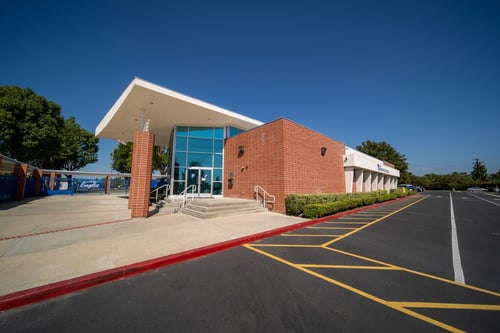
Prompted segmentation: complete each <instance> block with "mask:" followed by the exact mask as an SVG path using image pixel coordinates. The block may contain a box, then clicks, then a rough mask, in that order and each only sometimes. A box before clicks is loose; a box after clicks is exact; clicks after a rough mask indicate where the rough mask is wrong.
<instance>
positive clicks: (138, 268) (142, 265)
mask: <svg viewBox="0 0 500 333" xmlns="http://www.w3.org/2000/svg"><path fill="white" fill-rule="evenodd" d="M403 199H405V198H403ZM397 200H401V199H395V200H391V201H387V202H383V203H379V204H374V205H370V206H365V207H361V208H357V209H353V210H349V211H345V212H341V213H338V214H335V215H330V216H327V217H322V218H320V219H314V220H309V221H304V222H301V223H297V224H293V225H288V226H284V227H280V228H277V229H272V230H268V231H264V232H261V233H258V234H253V235H249V236H244V237H240V238H235V239H232V240H228V241H224V242H221V243H217V244H213V245H208V246H204V247H200V248H197V249H193V250H188V251H184V252H179V253H175V254H171V255H168V256H164V257H160V258H155V259H150V260H146V261H142V262H138V263H134V264H130V265H125V266H120V267H116V268H111V269H108V270H104V271H100V272H96V273H91V274H87V275H82V276H79V277H76V278H72V279H68V280H63V281H58V282H54V283H50V284H46V285H43V286H39V287H34V288H30V289H26V290H21V291H17V292H13V293H10V294H6V295H2V296H0V311H5V310H9V309H13V308H17V307H21V306H24V305H28V304H32V303H37V302H41V301H44V300H47V299H50V298H54V297H58V296H62V295H65V294H69V293H73V292H76V291H80V290H83V289H88V288H91V287H95V286H98V285H101V284H104V283H107V282H111V281H116V280H120V279H124V278H127V277H131V276H134V275H137V274H141V273H145V272H148V271H151V270H155V269H159V268H162V267H166V266H169V265H173V264H176V263H178V262H181V261H186V260H191V259H194V258H198V257H202V256H206V255H209V254H212V253H215V252H219V251H223V250H227V249H229V248H232V247H236V246H240V245H243V244H247V243H251V242H254V241H257V240H260V239H264V238H268V237H272V236H277V235H280V234H282V233H284V232H288V231H292V230H296V229H300V228H304V227H308V226H311V225H314V224H318V223H321V222H324V221H326V220H332V219H336V218H339V217H342V216H346V215H351V214H354V213H357V212H360V211H363V210H367V209H371V208H376V207H380V206H384V205H386V204H389V203H392V202H394V201H397Z"/></svg>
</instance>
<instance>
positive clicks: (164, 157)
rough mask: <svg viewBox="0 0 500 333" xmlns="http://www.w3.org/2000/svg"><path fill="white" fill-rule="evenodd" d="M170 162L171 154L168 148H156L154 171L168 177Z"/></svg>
mask: <svg viewBox="0 0 500 333" xmlns="http://www.w3.org/2000/svg"><path fill="white" fill-rule="evenodd" d="M169 160H170V152H169V150H168V149H166V148H162V147H160V146H155V150H154V154H153V170H158V171H160V174H161V175H166V174H167V171H168V162H169Z"/></svg>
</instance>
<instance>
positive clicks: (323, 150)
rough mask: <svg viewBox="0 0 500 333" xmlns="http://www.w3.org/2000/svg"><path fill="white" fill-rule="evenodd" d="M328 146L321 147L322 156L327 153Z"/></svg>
mask: <svg viewBox="0 0 500 333" xmlns="http://www.w3.org/2000/svg"><path fill="white" fill-rule="evenodd" d="M326 149H327V148H326V147H321V156H325V154H326Z"/></svg>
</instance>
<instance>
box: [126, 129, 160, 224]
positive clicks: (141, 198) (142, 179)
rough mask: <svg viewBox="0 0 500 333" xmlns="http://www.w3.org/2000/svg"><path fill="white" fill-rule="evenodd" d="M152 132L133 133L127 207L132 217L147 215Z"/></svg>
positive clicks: (151, 159) (151, 169)
mask: <svg viewBox="0 0 500 333" xmlns="http://www.w3.org/2000/svg"><path fill="white" fill-rule="evenodd" d="M154 140H155V136H154V133H151V132H141V131H137V132H135V134H134V150H133V153H132V174H131V177H130V178H131V179H130V183H131V184H130V194H129V208H130V209H131V210H132V211H131V216H132V218H136V217H148V214H149V193H150V190H151V172H152V171H153V149H154Z"/></svg>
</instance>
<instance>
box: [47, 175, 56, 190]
mask: <svg viewBox="0 0 500 333" xmlns="http://www.w3.org/2000/svg"><path fill="white" fill-rule="evenodd" d="M55 184H56V173H55V172H51V173H50V180H49V190H51V191H53V190H54V186H55Z"/></svg>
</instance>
